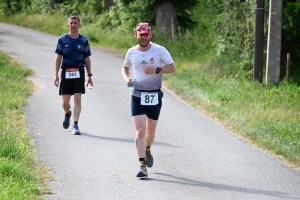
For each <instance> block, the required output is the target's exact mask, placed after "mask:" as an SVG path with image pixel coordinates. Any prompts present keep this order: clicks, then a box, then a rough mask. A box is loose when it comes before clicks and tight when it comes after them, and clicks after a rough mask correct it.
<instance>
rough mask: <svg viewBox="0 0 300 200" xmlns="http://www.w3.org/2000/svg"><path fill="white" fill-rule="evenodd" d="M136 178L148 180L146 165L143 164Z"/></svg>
mask: <svg viewBox="0 0 300 200" xmlns="http://www.w3.org/2000/svg"><path fill="white" fill-rule="evenodd" d="M136 177H138V178H147V177H148V172H147V167H146V165H145V164H141V166H140V170H139V171H138V173H137V175H136Z"/></svg>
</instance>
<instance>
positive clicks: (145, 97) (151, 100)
mask: <svg viewBox="0 0 300 200" xmlns="http://www.w3.org/2000/svg"><path fill="white" fill-rule="evenodd" d="M157 104H158V92H141V105H157Z"/></svg>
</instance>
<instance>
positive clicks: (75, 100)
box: [74, 95, 81, 104]
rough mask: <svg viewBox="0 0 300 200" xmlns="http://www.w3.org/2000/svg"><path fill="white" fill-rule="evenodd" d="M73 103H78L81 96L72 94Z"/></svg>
mask: <svg viewBox="0 0 300 200" xmlns="http://www.w3.org/2000/svg"><path fill="white" fill-rule="evenodd" d="M74 103H75V104H80V103H81V96H78V95H74Z"/></svg>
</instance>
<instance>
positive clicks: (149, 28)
mask: <svg viewBox="0 0 300 200" xmlns="http://www.w3.org/2000/svg"><path fill="white" fill-rule="evenodd" d="M142 29H146V30H148V31H151V26H137V27H136V30H137V31H140V30H142Z"/></svg>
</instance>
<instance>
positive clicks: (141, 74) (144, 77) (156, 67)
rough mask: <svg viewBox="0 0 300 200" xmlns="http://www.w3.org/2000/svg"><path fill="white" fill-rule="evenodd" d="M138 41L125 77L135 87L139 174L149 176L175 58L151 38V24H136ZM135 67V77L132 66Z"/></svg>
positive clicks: (129, 54)
mask: <svg viewBox="0 0 300 200" xmlns="http://www.w3.org/2000/svg"><path fill="white" fill-rule="evenodd" d="M135 37H136V38H137V41H138V45H137V46H134V47H132V48H130V49H129V50H128V51H127V54H126V57H125V61H124V64H123V68H122V77H123V79H124V81H125V83H126V85H127V86H133V88H134V89H133V90H132V91H131V95H132V96H131V115H132V119H133V122H134V125H135V129H136V139H135V143H136V152H137V156H138V158H139V162H140V170H139V171H138V173H137V175H136V176H137V177H139V178H143V177H148V172H147V167H149V168H150V167H152V165H153V161H154V160H153V156H152V154H151V151H150V147H151V145H152V143H153V141H154V138H155V129H156V126H157V121H158V118H159V114H160V110H161V106H162V99H161V98H162V96H163V93H162V91H161V90H160V88H161V85H162V74H169V73H173V72H175V65H174V61H173V59H172V57H171V55H170V53H169V52H168V50H167V49H166V48H165V47H163V46H160V45H157V44H155V43H153V42H150V40H151V38H152V31H151V26H150V24H149V23H147V22H141V23H139V24H138V25H137V26H136V31H135ZM131 67H133V78H130V69H131Z"/></svg>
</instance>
